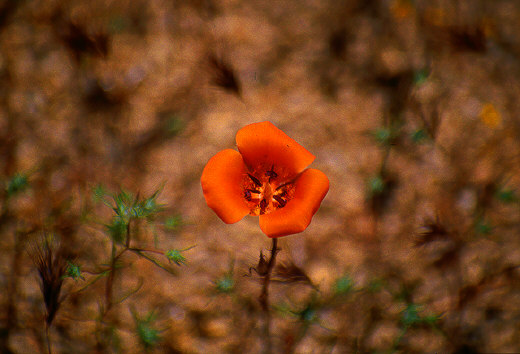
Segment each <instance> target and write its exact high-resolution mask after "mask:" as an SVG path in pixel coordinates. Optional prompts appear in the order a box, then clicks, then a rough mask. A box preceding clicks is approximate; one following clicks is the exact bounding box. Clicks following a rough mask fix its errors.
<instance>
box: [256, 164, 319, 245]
mask: <svg viewBox="0 0 520 354" xmlns="http://www.w3.org/2000/svg"><path fill="white" fill-rule="evenodd" d="M328 191H329V179H328V178H327V176H325V174H324V173H323V172H321V171H320V170H316V169H308V170H305V171H304V172H303V173H302V174H301V175H300V176H299V177H298V179H297V180H296V182H295V191H294V197H293V199H291V200H290V201H289V202H288V203H287V205H286V206H285V207H283V208H281V209H278V210H276V211H274V212H272V213H269V214H263V215H260V228H261V229H262V231H263V232H264V233H265V234H266V235H267V236H268V237H271V238H272V237H280V236H287V235H291V234H297V233H299V232H302V231H304V230H305V229H306V228H307V226H309V224H310V223H311V219H312V217H313V215H314V214H315V213H316V211H317V210H318V208H319V207H320V204H321V201H322V200H323V198H325V195H327V192H328Z"/></svg>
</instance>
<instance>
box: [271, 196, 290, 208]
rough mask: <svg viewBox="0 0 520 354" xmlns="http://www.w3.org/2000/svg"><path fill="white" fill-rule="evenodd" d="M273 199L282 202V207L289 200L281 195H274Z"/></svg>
mask: <svg viewBox="0 0 520 354" xmlns="http://www.w3.org/2000/svg"><path fill="white" fill-rule="evenodd" d="M273 199H274V200H276V201H277V202H278V204H280V208H283V207H284V206H285V204H287V201H286V200H285V199H283V198H282V197H281V196H279V195H273Z"/></svg>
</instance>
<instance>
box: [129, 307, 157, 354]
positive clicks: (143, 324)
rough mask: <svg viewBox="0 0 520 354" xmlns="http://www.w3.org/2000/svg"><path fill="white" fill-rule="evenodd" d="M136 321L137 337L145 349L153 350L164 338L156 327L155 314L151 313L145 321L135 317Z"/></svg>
mask: <svg viewBox="0 0 520 354" xmlns="http://www.w3.org/2000/svg"><path fill="white" fill-rule="evenodd" d="M134 319H135V322H136V331H137V336H138V337H139V340H140V341H141V344H142V345H143V346H144V347H145V349H151V348H153V347H155V346H157V344H158V343H159V342H160V341H161V340H162V338H161V336H160V333H161V331H160V330H159V329H157V328H156V327H155V325H154V321H155V315H154V313H153V312H150V313H149V314H148V316H147V317H146V318H145V319H140V318H138V317H137V316H134Z"/></svg>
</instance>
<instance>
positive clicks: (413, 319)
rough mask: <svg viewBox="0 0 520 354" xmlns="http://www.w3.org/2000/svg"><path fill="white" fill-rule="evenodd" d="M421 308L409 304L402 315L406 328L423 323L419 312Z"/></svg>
mask: <svg viewBox="0 0 520 354" xmlns="http://www.w3.org/2000/svg"><path fill="white" fill-rule="evenodd" d="M420 311H421V308H420V306H419V305H416V304H408V305H407V307H406V308H405V309H404V310H403V312H402V313H401V322H402V324H403V325H404V326H405V327H411V326H413V325H417V324H419V323H421V322H422V319H421V317H420V316H419V312H420Z"/></svg>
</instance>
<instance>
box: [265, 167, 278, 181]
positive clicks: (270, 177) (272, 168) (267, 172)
mask: <svg viewBox="0 0 520 354" xmlns="http://www.w3.org/2000/svg"><path fill="white" fill-rule="evenodd" d="M265 175H266V176H267V177H269V182H271V179H275V178H276V177H278V173H276V172H274V165H272V166H271V169H270V170H269V171H265Z"/></svg>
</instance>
